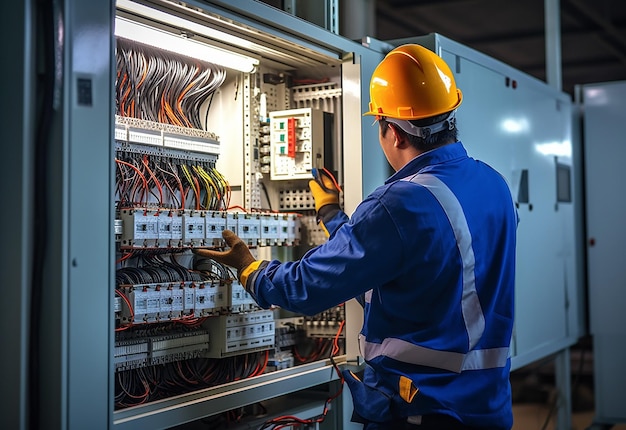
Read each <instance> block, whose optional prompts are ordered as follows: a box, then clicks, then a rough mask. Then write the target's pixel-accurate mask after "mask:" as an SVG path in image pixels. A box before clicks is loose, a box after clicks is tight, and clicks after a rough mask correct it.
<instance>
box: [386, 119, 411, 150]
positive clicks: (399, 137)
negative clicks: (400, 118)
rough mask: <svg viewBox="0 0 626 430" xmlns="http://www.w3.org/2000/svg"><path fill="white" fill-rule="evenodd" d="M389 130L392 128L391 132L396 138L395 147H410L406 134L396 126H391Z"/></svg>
mask: <svg viewBox="0 0 626 430" xmlns="http://www.w3.org/2000/svg"><path fill="white" fill-rule="evenodd" d="M389 128H391V132H392V133H393V136H394V138H395V142H394V146H395V147H397V148H404V147H405V146H406V145H410V143H409V141H408V139H407V137H406V134H405V133H404V132H402V131H400V130H398V127H397V126H396V125H395V124H391V123H390V124H389Z"/></svg>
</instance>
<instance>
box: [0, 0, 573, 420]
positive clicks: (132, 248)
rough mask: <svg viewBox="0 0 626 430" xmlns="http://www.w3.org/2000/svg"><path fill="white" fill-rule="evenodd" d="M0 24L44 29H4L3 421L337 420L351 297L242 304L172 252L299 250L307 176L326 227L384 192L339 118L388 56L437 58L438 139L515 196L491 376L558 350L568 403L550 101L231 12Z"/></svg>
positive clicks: (434, 44)
mask: <svg viewBox="0 0 626 430" xmlns="http://www.w3.org/2000/svg"><path fill="white" fill-rule="evenodd" d="M100 3H106V2H100ZM12 13H13V14H14V15H13V16H14V17H15V18H16V19H15V22H18V23H19V22H23V23H24V24H14V25H15V26H17V29H18V30H19V31H21V32H22V33H24V34H26V33H27V32H28V31H30V29H31V25H34V24H35V23H36V22H39V21H37V19H40V20H42V22H43V24H41V26H40V28H41V30H40V31H41V34H42V36H46V37H41V38H36V39H34V40H31V39H28V38H25V39H24V41H23V46H24V47H25V49H24V51H25V52H26V53H25V54H21V55H22V57H20V58H23V59H24V61H23V62H21V63H20V66H19V67H17V68H16V71H15V72H14V71H11V73H15V75H11V76H13V77H14V78H16V79H17V77H18V76H23V77H26V78H24V79H18V80H19V82H21V83H22V86H21V87H23V88H26V89H27V90H28V91H26V92H25V94H23V95H19V96H18V95H17V94H15V99H16V100H18V102H19V103H18V105H19V106H18V107H20V109H17V110H16V113H15V116H16V117H15V123H16V124H23V125H24V127H16V128H11V129H10V130H11V132H12V133H13V134H12V135H11V136H10V137H12V138H14V139H16V141H24V142H26V141H33V142H35V144H34V145H32V146H30V145H22V146H16V147H15V148H11V149H10V151H9V152H8V153H7V155H8V158H9V162H10V164H11V165H14V166H19V168H17V167H16V169H15V170H13V169H9V170H10V173H9V172H7V171H3V173H2V174H3V175H13V176H11V177H17V178H19V179H20V180H19V181H18V184H17V186H16V187H15V188H14V192H16V193H17V195H18V196H20V198H19V199H18V201H21V202H22V209H23V211H24V213H25V214H26V216H25V217H24V218H22V219H21V220H19V221H18V226H17V227H18V228H16V229H15V230H14V231H12V232H7V233H8V235H9V236H10V237H8V240H11V241H12V242H11V243H15V244H16V247H17V248H16V249H17V252H14V253H13V254H14V255H12V256H11V257H10V258H8V259H6V260H4V261H3V263H4V264H7V266H6V268H7V270H6V271H5V270H3V272H4V273H7V274H8V273H15V271H14V270H13V271H9V270H8V268H9V267H20V268H22V270H21V271H20V272H19V273H18V274H14V275H6V276H8V277H9V279H8V282H13V285H22V286H24V288H22V289H16V290H15V291H11V292H10V293H8V296H7V297H6V299H7V300H8V301H14V302H15V303H20V304H22V306H21V308H19V309H18V308H16V309H15V310H13V309H9V310H8V311H7V312H5V313H4V314H3V318H6V319H7V320H9V321H20V324H19V327H20V329H19V330H16V331H15V332H14V333H12V334H11V336H10V337H9V339H8V341H9V343H10V344H12V345H16V348H15V349H16V351H18V358H19V359H20V360H17V363H16V362H14V361H11V363H8V362H7V363H4V361H3V364H6V366H3V368H4V369H6V370H9V372H8V373H9V374H10V375H9V376H8V377H7V381H8V383H9V384H8V385H7V386H13V383H15V385H16V386H23V387H24V388H22V389H20V392H19V393H18V395H17V396H16V397H13V398H11V400H10V401H8V402H7V403H5V404H4V405H3V406H4V407H5V408H6V411H5V410H4V409H3V412H4V414H3V416H5V417H7V419H8V420H9V422H11V423H18V422H21V423H24V422H28V421H29V420H30V421H31V422H35V423H43V422H47V423H59V426H60V427H71V428H95V427H97V428H119V429H134V428H173V427H180V428H184V426H193V425H194V424H197V425H205V426H206V425H208V426H212V427H210V428H220V426H227V425H228V426H230V427H229V428H235V427H236V426H237V425H241V426H249V425H262V424H263V423H268V425H269V424H276V423H284V422H285V421H280V419H283V420H285V419H286V418H284V417H283V418H280V417H281V416H283V415H297V416H298V417H300V418H301V419H303V420H304V422H302V423H300V424H302V425H307V426H311V428H316V426H318V427H319V428H344V429H347V428H350V423H349V417H350V412H351V405H350V399H349V396H341V395H340V394H341V388H342V387H341V381H340V380H339V378H338V374H337V372H336V367H337V366H345V365H350V366H359V365H360V364H361V359H360V356H359V352H358V347H357V344H356V339H357V333H358V331H359V329H360V324H361V322H362V318H361V314H360V312H361V308H360V306H359V305H358V304H357V303H353V302H348V303H345V304H340V305H339V306H337V307H336V308H334V309H329V310H327V311H325V312H323V313H321V314H319V315H315V316H313V317H305V316H301V315H293V314H288V313H286V312H283V311H281V310H280V309H275V310H261V309H258V308H257V307H256V305H255V303H254V302H253V301H252V300H251V299H250V297H249V296H248V295H247V294H246V293H245V291H244V290H243V288H242V287H241V285H239V284H238V283H237V281H236V276H235V275H236V274H234V273H233V272H232V270H231V269H230V268H227V267H221V266H219V265H216V264H214V263H212V262H210V261H206V260H204V261H203V260H198V259H194V257H193V254H192V251H191V250H192V249H193V248H195V247H215V246H221V231H222V230H223V229H225V228H228V229H232V230H234V231H235V232H237V233H238V235H239V236H240V237H242V238H243V239H245V240H246V241H247V242H248V244H249V246H250V247H251V249H252V250H253V252H254V253H256V254H257V255H258V256H259V257H261V258H278V259H282V260H288V259H295V258H298V256H299V255H302V253H303V252H305V251H306V250H307V249H309V248H310V247H312V246H316V245H317V244H319V243H321V241H323V240H324V237H323V234H321V232H320V231H319V229H318V228H317V226H316V224H315V220H314V218H315V217H314V209H313V204H312V203H313V202H312V200H311V198H310V196H309V193H308V187H307V183H308V180H309V179H310V177H311V169H312V168H321V167H325V168H327V169H329V170H330V171H332V172H333V173H334V174H335V176H336V177H337V178H338V180H339V182H340V183H341V184H342V186H343V189H344V195H343V205H344V208H345V210H346V211H347V213H350V212H351V211H352V210H354V208H355V207H356V205H358V203H359V202H360V200H361V199H362V197H363V196H365V195H367V194H368V193H369V192H371V191H372V190H373V189H374V188H375V187H376V186H377V185H378V184H380V183H382V182H383V181H384V180H385V179H386V178H387V177H388V175H389V174H390V168H389V166H388V165H387V162H386V160H385V158H384V155H383V154H382V151H381V150H380V147H379V145H378V141H377V133H376V132H375V131H374V129H373V128H371V123H370V122H368V120H367V119H363V118H362V116H361V114H362V112H364V111H366V110H367V106H366V104H367V102H368V100H369V94H368V83H369V77H370V76H371V73H372V72H373V70H374V68H375V66H376V65H377V64H378V62H379V61H380V60H381V59H382V58H383V56H384V55H385V53H386V52H388V51H389V50H390V49H392V48H393V46H395V45H398V44H400V43H404V42H408V41H410V42H415V43H420V44H423V45H424V46H426V47H428V48H430V49H432V50H434V51H435V52H437V53H438V54H439V55H441V56H442V57H443V58H444V59H445V60H446V61H447V62H448V64H450V65H451V68H452V70H453V71H454V72H455V74H456V77H457V84H458V86H459V87H460V88H461V89H462V90H463V92H464V103H463V106H462V107H461V108H460V110H459V112H458V122H459V129H460V131H461V139H462V140H463V141H464V143H465V144H466V146H467V148H468V151H469V152H470V155H472V156H474V157H476V158H480V159H482V160H484V161H486V162H487V163H489V164H491V165H493V166H494V167H495V168H496V169H498V170H499V171H500V172H501V173H502V174H503V175H504V176H505V178H506V179H507V181H508V182H509V184H510V186H511V190H512V193H513V196H514V198H515V200H516V202H517V205H518V210H519V214H520V225H519V250H518V275H517V296H516V302H517V304H516V306H517V308H516V326H515V336H514V340H513V345H512V346H513V349H512V350H513V366H514V368H519V367H521V366H524V365H526V364H528V363H531V362H533V361H535V360H538V359H540V358H543V357H546V356H549V355H552V354H563V360H562V363H563V369H562V371H563V375H566V376H564V377H563V378H562V381H563V387H564V388H563V389H564V390H567V389H568V384H567V378H568V376H567V375H569V369H568V367H567V364H566V363H567V361H568V356H567V349H568V347H569V346H570V345H572V344H574V343H575V342H576V340H577V339H578V337H579V336H580V335H581V334H582V332H583V330H584V327H583V321H582V314H583V313H582V307H583V302H582V299H581V297H582V294H581V292H582V287H581V282H582V275H581V273H579V272H580V267H581V266H580V265H579V264H578V263H580V260H581V255H579V252H580V251H578V250H577V248H576V241H577V240H578V239H579V238H580V232H581V228H580V219H579V218H578V214H579V212H580V210H581V206H580V199H579V194H578V193H579V189H580V184H579V182H578V181H579V179H578V167H577V166H576V165H575V163H574V161H575V155H576V151H578V149H577V148H576V142H575V141H573V139H572V123H571V121H572V106H571V101H570V100H569V98H568V97H567V96H566V95H565V94H563V93H560V92H558V91H556V90H554V89H552V88H550V87H549V86H547V85H546V84H545V83H543V82H540V81H538V80H536V79H534V78H531V77H529V76H528V75H525V74H523V73H521V72H519V71H517V70H515V69H513V68H511V67H509V66H507V65H505V64H502V63H500V62H498V61H496V60H494V59H491V58H489V57H487V56H485V55H482V54H480V53H478V52H476V51H473V50H471V49H468V48H466V47H464V46H462V45H460V44H458V43H455V42H454V41H451V40H449V39H446V38H445V37H443V36H440V35H437V34H432V35H427V36H421V37H417V38H414V39H411V40H399V41H387V42H382V41H378V40H375V39H370V38H365V39H364V40H363V41H361V42H355V41H352V40H348V39H345V38H343V37H340V36H338V35H336V34H333V33H331V32H329V31H327V30H324V29H322V28H320V27H317V26H315V25H313V24H311V23H308V22H306V21H303V20H301V19H298V18H296V17H294V16H291V15H288V14H286V13H284V12H283V11H280V10H278V9H275V8H272V7H270V6H267V5H264V4H262V3H259V2H256V1H252V0H246V1H239V2H226V1H210V2H201V1H188V2H185V3H183V2H174V1H169V0H118V1H117V2H116V3H115V4H108V5H107V4H91V3H89V4H83V3H81V2H72V1H70V2H66V3H64V4H62V5H60V4H59V5H56V6H55V4H54V3H53V7H51V9H50V10H42V11H40V13H39V15H36V14H33V12H32V11H29V10H27V9H22V10H15V11H13V12H12ZM29 52H30V53H31V54H28V53H29ZM32 52H40V53H41V55H40V57H39V58H40V59H39V61H40V63H38V64H39V65H38V67H35V66H34V64H35V63H34V61H35V60H34V55H33V54H32ZM37 73H39V75H40V77H41V78H42V79H39V80H37V79H35V78H34V77H35V76H37ZM29 77H30V78H29ZM35 93H37V94H43V96H42V97H41V98H40V99H36V98H35V97H34V96H33V94H35ZM11 94H12V93H11ZM29 126H32V128H33V130H37V131H36V132H35V134H34V135H33V136H30V135H28V133H29V132H28V131H27V130H28V129H29ZM3 179H8V178H7V177H4V178H3ZM3 220H4V221H5V225H8V222H9V221H13V220H14V217H13V216H11V214H10V213H9V212H8V211H5V212H4V213H3ZM33 245H35V246H33ZM3 269H4V267H3ZM3 322H4V321H3ZM3 359H4V358H3ZM11 370H14V371H13V372H11ZM3 390H4V389H3ZM3 394H4V392H3ZM4 397H5V396H3V398H4ZM26 399H28V402H27V401H26ZM322 418H323V420H322ZM561 418H563V419H564V420H567V418H566V413H564V414H563V416H562V417H561ZM276 419H278V421H272V420H276ZM16 428H17V427H16ZM242 428H244V427H242ZM245 428H247V427H245ZM564 428H565V427H564Z"/></svg>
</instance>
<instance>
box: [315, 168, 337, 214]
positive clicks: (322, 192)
mask: <svg viewBox="0 0 626 430" xmlns="http://www.w3.org/2000/svg"><path fill="white" fill-rule="evenodd" d="M312 173H313V178H314V179H311V180H310V181H309V188H310V189H311V194H312V195H313V200H315V211H316V212H319V211H320V209H321V208H323V207H324V206H326V205H337V206H339V191H340V190H339V188H338V185H337V183H336V182H335V181H334V180H333V178H332V176H330V173H329V172H328V171H327V170H326V169H323V170H318V169H313V171H312Z"/></svg>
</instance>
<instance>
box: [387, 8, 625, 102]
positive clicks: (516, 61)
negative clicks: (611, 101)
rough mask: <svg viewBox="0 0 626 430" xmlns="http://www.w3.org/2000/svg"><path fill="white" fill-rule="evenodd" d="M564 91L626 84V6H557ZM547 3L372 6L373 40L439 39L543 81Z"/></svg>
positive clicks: (570, 91) (544, 74) (571, 92)
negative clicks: (437, 36) (583, 86)
mask: <svg viewBox="0 0 626 430" xmlns="http://www.w3.org/2000/svg"><path fill="white" fill-rule="evenodd" d="M560 12H561V13H560V21H561V68H562V89H563V91H565V92H568V93H570V94H573V92H574V86H575V85H576V84H585V83H595V82H606V81H616V80H625V79H626V0H560ZM544 16H545V14H544V0H377V2H376V21H375V22H376V37H377V38H378V39H381V40H389V39H397V38H404V37H410V36H415V35H421V34H426V33H432V32H435V33H440V34H442V35H443V36H446V37H448V38H450V39H453V40H455V41H457V42H460V43H462V44H464V45H467V46H470V47H472V48H474V49H476V50H478V51H480V52H483V53H485V54H487V55H489V56H491V57H493V58H496V59H498V60H500V61H502V62H504V63H507V64H509V65H511V66H513V67H515V68H517V69H519V70H522V71H524V72H526V73H528V74H530V75H532V76H535V77H536V78H538V79H541V80H543V81H545V80H546V58H545V52H546V49H545V20H544Z"/></svg>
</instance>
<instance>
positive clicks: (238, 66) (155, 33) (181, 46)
mask: <svg viewBox="0 0 626 430" xmlns="http://www.w3.org/2000/svg"><path fill="white" fill-rule="evenodd" d="M115 35H116V36H119V37H123V38H125V39H129V40H134V41H136V42H140V43H143V44H146V45H150V46H154V47H155V48H159V49H164V50H166V51H170V52H173V53H176V54H181V55H186V56H188V57H192V58H197V59H198V60H202V61H206V62H209V63H214V64H218V65H220V66H223V67H226V68H229V69H234V70H239V71H240V72H244V73H251V72H252V71H254V69H255V67H256V66H257V65H258V64H259V61H258V60H257V59H255V58H252V57H248V56H246V55H241V54H238V53H236V52H231V51H228V50H226V49H222V48H218V47H215V46H210V45H207V44H206V43H202V42H198V41H196V40H193V39H190V38H187V37H184V36H183V35H176V34H173V33H169V32H166V31H163V30H159V29H156V28H154V27H150V26H147V25H144V24H140V23H137V22H134V21H131V20H128V19H125V18H122V17H119V16H118V17H116V18H115Z"/></svg>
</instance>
